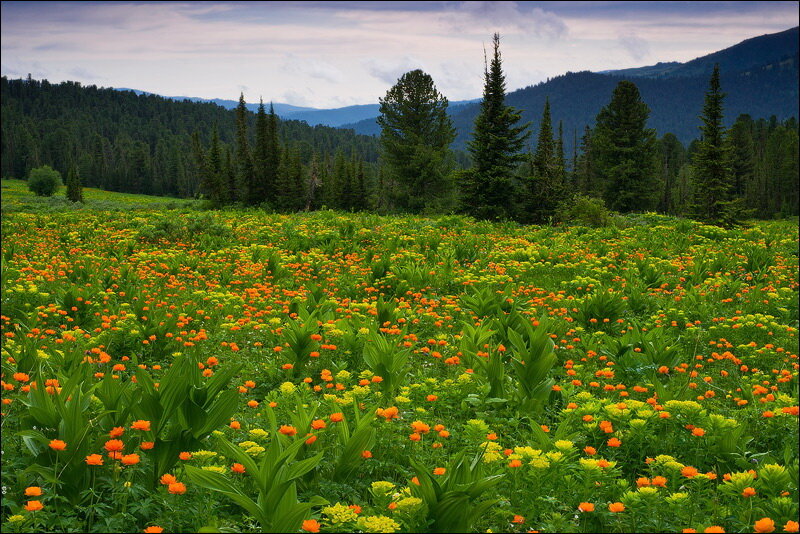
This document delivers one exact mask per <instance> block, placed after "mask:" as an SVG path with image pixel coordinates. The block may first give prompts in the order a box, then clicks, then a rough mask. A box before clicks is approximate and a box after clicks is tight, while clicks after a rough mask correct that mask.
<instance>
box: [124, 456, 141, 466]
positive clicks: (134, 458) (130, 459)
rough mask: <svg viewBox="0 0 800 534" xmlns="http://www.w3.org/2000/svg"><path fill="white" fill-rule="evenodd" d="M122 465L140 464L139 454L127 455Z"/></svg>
mask: <svg viewBox="0 0 800 534" xmlns="http://www.w3.org/2000/svg"><path fill="white" fill-rule="evenodd" d="M122 463H123V464H125V465H136V464H138V463H139V455H138V454H126V455H125V456H123V457H122Z"/></svg>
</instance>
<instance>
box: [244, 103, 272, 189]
mask: <svg viewBox="0 0 800 534" xmlns="http://www.w3.org/2000/svg"><path fill="white" fill-rule="evenodd" d="M269 150H270V147H269V120H268V119H267V113H266V111H265V110H264V101H263V100H262V101H261V102H260V103H259V105H258V113H257V114H256V144H255V146H254V147H253V185H252V187H251V190H250V200H251V203H252V204H254V205H257V204H261V203H262V202H265V201H266V200H267V198H268V197H269V192H271V191H272V189H273V188H274V187H275V184H274V183H270V182H269V178H270V174H269V172H268V169H267V167H268V166H269V165H270V159H269Z"/></svg>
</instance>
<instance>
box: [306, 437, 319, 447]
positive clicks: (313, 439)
mask: <svg viewBox="0 0 800 534" xmlns="http://www.w3.org/2000/svg"><path fill="white" fill-rule="evenodd" d="M306 435H307V436H308V438H306V445H313V444H314V442H315V441H317V436H315V435H314V434H306Z"/></svg>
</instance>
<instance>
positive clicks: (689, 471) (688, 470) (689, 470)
mask: <svg viewBox="0 0 800 534" xmlns="http://www.w3.org/2000/svg"><path fill="white" fill-rule="evenodd" d="M697 473H698V471H697V469H695V468H694V467H692V466H691V465H687V466H686V467H684V468H683V469H681V474H682V475H683V476H685V477H686V478H694V477H696V476H697Z"/></svg>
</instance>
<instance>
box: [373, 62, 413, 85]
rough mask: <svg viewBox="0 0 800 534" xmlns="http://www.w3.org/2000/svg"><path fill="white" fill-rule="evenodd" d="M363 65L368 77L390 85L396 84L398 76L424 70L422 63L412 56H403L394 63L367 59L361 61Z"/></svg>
mask: <svg viewBox="0 0 800 534" xmlns="http://www.w3.org/2000/svg"><path fill="white" fill-rule="evenodd" d="M363 65H364V68H365V69H366V71H367V73H368V74H369V75H370V76H372V77H373V78H376V79H378V80H380V81H382V82H385V83H388V84H390V85H394V84H395V83H397V80H398V79H399V78H400V76H402V75H403V74H405V73H406V72H408V71H411V70H414V69H422V70H425V69H424V67H423V65H422V61H420V60H419V59H417V58H415V57H413V56H405V57H403V58H400V59H399V60H395V61H379V60H377V59H367V60H364V61H363Z"/></svg>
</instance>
